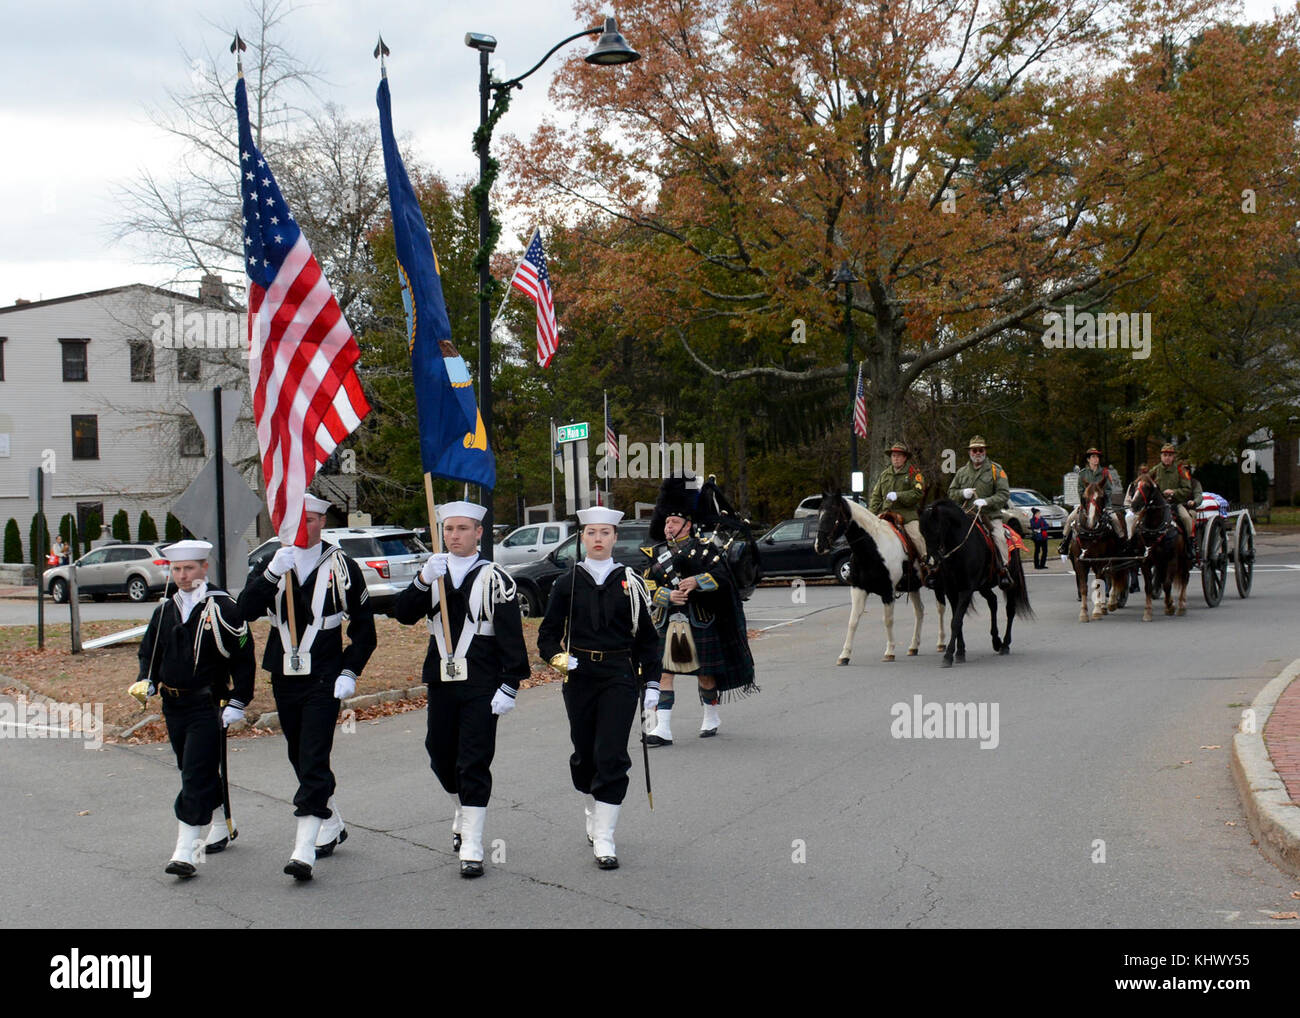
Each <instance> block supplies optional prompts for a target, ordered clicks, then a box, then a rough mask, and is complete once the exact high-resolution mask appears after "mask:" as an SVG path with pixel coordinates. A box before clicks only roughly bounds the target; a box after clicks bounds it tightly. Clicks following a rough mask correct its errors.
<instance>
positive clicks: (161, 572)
mask: <svg viewBox="0 0 1300 1018" xmlns="http://www.w3.org/2000/svg"><path fill="white" fill-rule="evenodd" d="M73 565H75V566H76V567H77V593H78V594H89V595H90V596H91V597H92V598H94V600H96V601H106V600H107V599H108V595H109V594H125V595H126V596H127V597H129V598H130V599H131V600H132V601H136V602H140V601H147V600H149V598H150V596H152V595H154V594H160V593H162V590H163V587H164V586H165V585H166V583H167V570H168V563H167V556H166V555H164V554H163V552H162V545H158V544H106V545H103V546H101V547H99V548H95V549H94V550H92V551H88V552H86V554H84V555H82V556H81V558H79V559H77V561H76V562H75V563H73ZM71 570H72V566H70V565H68V566H53V567H51V568H48V569H46V570H45V577H44V579H45V589H46V590H47V591H48V592H49V595H50V597H52V598H54V602H55V603H56V604H66V603H67V600H68V586H69V576H68V574H69V573H70V572H71Z"/></svg>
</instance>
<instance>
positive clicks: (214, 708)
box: [129, 541, 257, 878]
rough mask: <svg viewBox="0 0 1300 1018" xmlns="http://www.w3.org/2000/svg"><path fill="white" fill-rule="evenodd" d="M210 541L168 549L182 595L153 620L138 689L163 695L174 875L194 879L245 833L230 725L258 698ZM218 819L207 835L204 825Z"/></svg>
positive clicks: (245, 639)
mask: <svg viewBox="0 0 1300 1018" xmlns="http://www.w3.org/2000/svg"><path fill="white" fill-rule="evenodd" d="M211 553H212V545H211V544H209V543H208V542H207V541H179V542H177V543H176V544H173V545H170V546H169V547H168V548H167V549H166V550H165V551H164V552H163V554H165V555H166V556H167V559H168V562H169V563H170V566H169V569H170V572H171V578H172V580H174V581H175V583H176V592H175V593H174V594H173V595H172V596H171V597H168V598H165V599H164V600H163V602H162V604H160V605H159V606H158V607H157V608H155V609H154V611H153V615H152V616H151V617H150V619H149V626H148V628H147V629H146V630H145V634H144V639H143V640H142V641H141V643H140V678H139V680H138V681H137V682H135V683H134V684H133V685H132V686H131V688H130V690H129V691H130V693H131V695H132V696H135V697H136V698H137V699H139V700H140V702H141V704H143V703H144V701H145V697H146V696H153V695H154V694H155V693H157V694H159V695H161V697H162V712H163V718H164V720H166V722H167V738H168V739H169V740H170V742H171V744H172V751H173V752H174V753H175V754H176V765H177V766H178V767H179V768H180V771H181V791H180V794H179V795H177V796H176V806H175V810H176V819H177V821H178V824H179V829H178V832H177V835H176V848H175V850H174V851H173V852H172V857H171V859H170V860H169V861H168V863H167V866H166V872H167V873H171V874H173V875H175V876H178V877H182V878H185V877H192V876H194V874H195V873H196V872H197V870H196V867H195V863H196V862H198V861H199V860H200V859H201V858H202V854H204V853H213V852H220V851H222V850H223V849H224V848H225V847H226V846H227V844H228V842H229V841H230V840H231V839H233V838H235V837H236V836H237V834H238V831H237V829H236V828H235V827H234V825H233V824H230V825H228V824H227V822H226V821H227V817H226V811H225V807H224V805H223V803H224V795H223V792H222V784H221V775H220V772H219V764H220V761H221V739H222V731H221V730H222V729H223V728H225V727H226V726H228V725H232V724H234V723H235V722H236V721H239V720H241V719H242V718H243V716H244V708H245V707H247V706H248V704H249V703H250V702H251V701H252V699H253V673H254V671H255V670H256V667H257V666H256V662H255V659H254V655H253V638H252V635H251V634H250V633H249V631H248V626H247V625H246V624H245V623H244V622H243V620H242V619H241V618H240V616H239V610H238V607H237V606H236V604H235V600H234V598H232V597H231V596H230V595H229V594H227V593H226V592H225V591H224V590H219V589H217V588H216V587H211V586H209V585H208V581H207V576H208V556H209V555H210V554H211ZM208 824H211V825H212V827H211V830H210V831H209V832H208V833H207V835H206V836H205V835H204V833H203V828H204V827H205V826H207V825H208Z"/></svg>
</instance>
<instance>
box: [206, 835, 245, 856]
mask: <svg viewBox="0 0 1300 1018" xmlns="http://www.w3.org/2000/svg"><path fill="white" fill-rule="evenodd" d="M237 837H239V828H235V830H234V831H232V832H231V833H230V834H228V835H226V836H225V837H224V838H222V839H221V840H220V841H214V842H213V843H212V844H211V845H207V846H205V847H204V849H203V851H204V852H206V853H207V854H208V855H215V854H216V853H217V852H224V851H225V850H226V846H227V845H229V844H230V843H231V842H232V841H234V840H235V839H236V838H237Z"/></svg>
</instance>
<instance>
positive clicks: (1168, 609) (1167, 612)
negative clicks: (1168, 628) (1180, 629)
mask: <svg viewBox="0 0 1300 1018" xmlns="http://www.w3.org/2000/svg"><path fill="white" fill-rule="evenodd" d="M1173 613H1174V610H1173V609H1172V608H1166V609H1165V614H1166V615H1172V614H1173Z"/></svg>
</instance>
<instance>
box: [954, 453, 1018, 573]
mask: <svg viewBox="0 0 1300 1018" xmlns="http://www.w3.org/2000/svg"><path fill="white" fill-rule="evenodd" d="M967 449H968V451H969V453H970V462H969V463H966V464H964V465H963V466H962V468H961V469H960V470H958V471H957V473H956V475H955V476H954V477H953V479H952V484H950V485H949V486H948V497H949V498H950V499H952V500H953V501H954V502H957V503H958V504H960V505H961V506H962V508H963V509H966V510H967V511H968V512H969V511H970V510H971V509H972V508H973V509H974V510H975V513H976V514H977V515H978V516H979V518H980V521H981V522H982V523H983V524H984V526H985V527H986V528H987V529H988V532H989V536H990V537H992V538H993V546H994V548H996V549H997V554H996V556H995V558H996V559H997V569H998V586H999V587H1001V588H1002V589H1003V590H1010V589H1011V577H1010V575H1009V574H1008V573H1007V537H1006V534H1005V533H1003V530H1002V512H1003V510H1004V509H1005V508H1006V506H1007V503H1008V502H1009V501H1010V500H1011V485H1010V483H1009V482H1008V481H1007V472H1006V471H1005V470H1003V469H1002V467H1001V466H1000V465H999V464H997V463H994V462H993V461H992V460H991V459H988V457H987V456H986V445H985V442H984V439H983V437H982V436H980V435H975V436H974V437H973V438H971V440H970V444H969V445H968V447H967Z"/></svg>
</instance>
